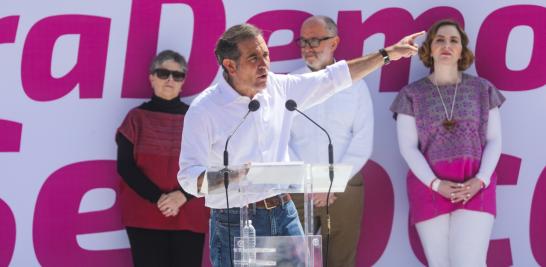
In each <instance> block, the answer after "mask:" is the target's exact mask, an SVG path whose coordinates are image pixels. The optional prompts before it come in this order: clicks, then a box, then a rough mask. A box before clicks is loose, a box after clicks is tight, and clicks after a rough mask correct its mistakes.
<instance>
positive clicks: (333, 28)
mask: <svg viewBox="0 0 546 267" xmlns="http://www.w3.org/2000/svg"><path fill="white" fill-rule="evenodd" d="M312 18H314V19H319V20H320V21H322V22H324V24H326V31H328V32H329V33H330V34H332V35H333V36H337V24H336V22H335V21H334V20H333V19H332V18H330V17H328V16H323V15H317V16H312V17H310V18H309V19H312Z"/></svg>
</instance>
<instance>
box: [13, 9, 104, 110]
mask: <svg viewBox="0 0 546 267" xmlns="http://www.w3.org/2000/svg"><path fill="white" fill-rule="evenodd" d="M109 31H110V19H108V18H103V17H95V16H85V15H61V16H53V17H48V18H45V19H43V20H41V21H39V22H37V23H36V24H35V25H34V26H32V28H31V29H30V31H29V33H28V36H27V38H26V40H25V46H24V49H23V59H22V63H21V78H22V83H23V88H24V90H25V93H26V94H27V96H28V97H29V98H31V99H33V100H36V101H52V100H56V99H59V98H61V97H63V96H65V95H67V94H68V93H70V91H72V90H73V89H74V88H75V87H76V86H78V87H79V96H80V98H101V97H102V90H103V85H104V72H105V68H106V55H107V51H108V35H109ZM68 34H76V35H78V36H79V38H80V41H79V47H78V60H77V62H76V64H75V66H74V67H73V68H72V69H71V70H70V71H69V72H68V73H67V74H66V75H64V76H63V77H59V78H56V77H53V76H52V75H51V62H52V59H53V56H54V55H53V48H54V46H55V43H56V41H57V39H58V38H59V37H61V36H63V35H68Z"/></svg>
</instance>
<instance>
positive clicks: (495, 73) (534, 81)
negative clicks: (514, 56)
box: [476, 5, 546, 91]
mask: <svg viewBox="0 0 546 267" xmlns="http://www.w3.org/2000/svg"><path fill="white" fill-rule="evenodd" d="M522 25H525V26H529V27H530V28H531V29H532V30H533V32H534V34H533V35H534V37H533V38H534V43H533V51H532V55H531V60H530V62H529V65H527V67H526V68H525V69H523V70H517V71H513V70H510V69H508V67H507V65H506V49H507V45H508V37H509V35H510V32H511V31H512V29H513V28H514V27H516V26H522ZM544 25H546V8H545V7H543V6H533V5H516V6H508V7H503V8H500V9H498V10H495V11H494V12H493V13H491V14H489V16H487V18H486V19H485V20H484V22H483V24H482V26H481V28H480V32H479V34H478V40H477V42H476V72H477V73H478V74H479V75H480V76H481V77H484V78H486V79H488V80H489V81H491V82H492V83H494V84H495V85H496V86H497V87H498V88H499V89H502V90H507V91H526V90H532V89H537V88H540V87H542V86H544V85H545V84H546V75H544V74H545V73H546V65H545V64H544V62H545V61H546V27H544Z"/></svg>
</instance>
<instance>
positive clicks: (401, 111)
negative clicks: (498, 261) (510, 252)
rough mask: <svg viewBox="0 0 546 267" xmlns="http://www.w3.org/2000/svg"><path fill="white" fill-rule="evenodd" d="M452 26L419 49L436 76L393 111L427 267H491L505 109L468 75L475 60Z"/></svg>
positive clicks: (436, 29) (442, 26) (487, 86)
mask: <svg viewBox="0 0 546 267" xmlns="http://www.w3.org/2000/svg"><path fill="white" fill-rule="evenodd" d="M467 45H468V36H467V35H466V33H465V32H464V31H463V29H462V28H461V26H459V24H458V23H457V22H455V21H452V20H443V21H439V22H436V23H435V24H434V25H432V27H431V28H430V29H429V30H428V33H427V38H426V40H425V42H424V43H423V45H422V46H421V47H420V48H419V58H420V59H421V61H422V62H423V63H424V65H425V66H426V67H428V68H430V74H429V75H428V76H426V77H424V78H422V79H420V80H418V81H416V82H414V83H412V84H410V85H407V86H406V87H404V88H403V89H402V90H401V91H400V93H399V94H398V96H397V97H396V99H395V100H394V103H393V104H392V106H391V110H392V111H393V112H394V113H395V116H396V117H395V118H396V119H397V122H396V125H397V132H398V143H399V146H400V152H401V154H402V156H403V157H404V159H405V160H406V162H407V164H408V165H409V168H410V171H409V173H408V176H407V191H408V197H409V205H410V221H411V223H412V224H415V227H416V229H417V232H418V234H419V238H420V240H421V243H422V245H423V248H424V251H425V255H426V258H427V261H428V266H486V258H487V248H488V246H489V239H490V236H491V230H492V227H493V221H494V216H495V211H496V203H495V185H496V181H497V175H496V173H495V166H496V165H497V162H498V160H499V157H500V154H501V126H500V114H499V107H500V105H501V104H502V103H503V102H504V100H505V98H504V96H502V94H501V93H500V92H499V91H498V90H497V89H496V88H495V86H494V85H493V84H491V83H490V82H489V81H487V80H485V79H483V78H480V77H476V76H472V75H469V74H466V73H464V72H463V71H464V70H466V69H467V68H468V67H470V65H472V62H473V60H474V55H473V54H472V51H470V49H469V48H468V47H467Z"/></svg>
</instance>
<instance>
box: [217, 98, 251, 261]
mask: <svg viewBox="0 0 546 267" xmlns="http://www.w3.org/2000/svg"><path fill="white" fill-rule="evenodd" d="M259 108H260V102H258V100H255V99H254V100H251V101H250V103H248V111H247V112H246V114H245V116H244V117H243V119H242V120H241V122H239V124H238V125H237V127H235V130H233V133H231V135H229V136H228V138H227V140H226V145H225V147H224V155H223V156H224V168H223V169H222V173H223V175H224V188H225V191H226V208H227V221H228V225H227V226H228V227H227V228H228V244H229V262H230V265H231V266H232V267H233V258H232V256H231V253H232V251H233V249H232V247H231V222H230V218H229V213H230V212H229V195H228V187H229V173H230V170H229V168H228V166H229V153H228V149H227V148H228V144H229V140H230V139H231V137H232V136H233V135H235V133H236V132H237V130H238V129H239V127H241V125H242V124H243V122H244V121H245V120H246V117H248V115H249V114H250V112H254V111H256V110H258V109H259Z"/></svg>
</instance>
